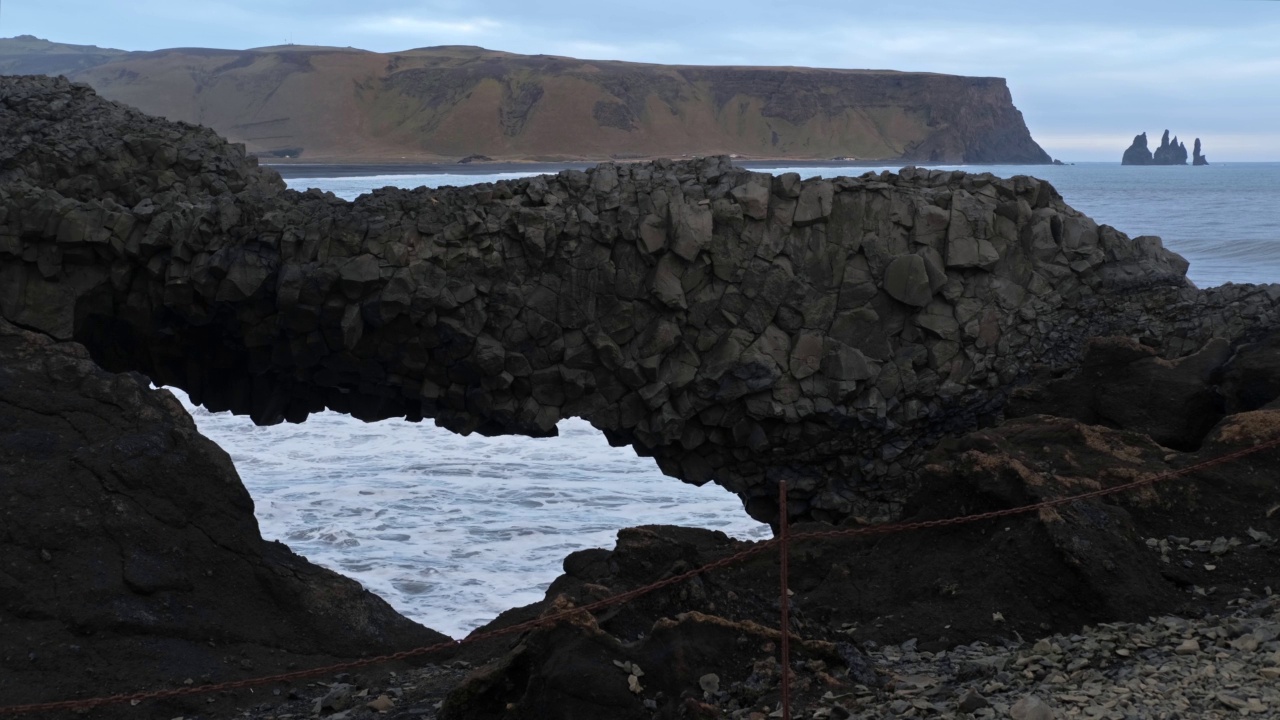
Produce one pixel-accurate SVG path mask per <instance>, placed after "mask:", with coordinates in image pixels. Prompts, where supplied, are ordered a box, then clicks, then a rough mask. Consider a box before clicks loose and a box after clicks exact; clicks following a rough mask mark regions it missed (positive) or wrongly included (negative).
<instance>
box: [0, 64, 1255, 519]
mask: <svg viewBox="0 0 1280 720" xmlns="http://www.w3.org/2000/svg"><path fill="white" fill-rule="evenodd" d="M2 87H3V95H2V96H0V102H2V103H3V105H2V107H3V110H2V111H0V130H2V131H3V133H2V135H0V136H2V137H3V138H4V141H3V146H2V149H0V161H2V162H3V167H4V174H3V183H2V184H0V208H2V209H3V210H2V214H0V223H2V224H0V314H2V315H3V316H5V317H7V318H9V319H11V320H12V321H14V322H16V323H20V324H22V325H24V326H27V327H31V328H35V329H39V330H41V331H43V332H46V333H48V334H50V335H52V336H54V337H58V338H66V339H72V338H74V339H76V340H78V341H80V342H83V343H84V344H85V345H86V346H87V347H88V348H89V349H90V351H91V352H92V353H93V355H94V357H95V359H97V360H98V361H99V362H101V363H102V364H103V365H104V366H106V367H107V368H109V369H117V370H119V369H136V370H140V371H143V372H145V373H147V374H148V375H149V376H151V377H152V378H153V379H154V380H155V381H156V382H157V383H161V384H171V385H176V386H179V387H182V388H184V389H185V390H187V391H188V392H189V393H190V394H191V396H192V398H193V399H194V400H195V401H196V402H200V403H203V404H205V405H206V406H208V407H209V408H211V409H214V410H223V409H230V410H233V411H235V412H239V413H248V414H250V415H251V416H252V417H253V418H254V419H255V420H256V421H257V422H260V423H272V422H279V421H281V420H290V421H295V422H297V421H302V420H304V419H305V418H306V417H307V415H308V414H309V413H311V412H315V411H317V410H320V409H322V408H325V407H328V408H332V409H335V410H339V411H342V412H349V413H352V414H354V415H356V416H357V417H361V418H364V419H369V420H372V419H377V418H385V417H396V416H399V417H407V418H409V419H411V420H420V419H423V418H435V420H436V422H437V423H438V424H440V425H443V426H445V427H448V428H450V429H453V430H455V431H457V432H461V433H468V432H481V433H524V434H531V435H547V434H554V433H555V424H556V422H557V421H558V420H560V419H561V418H565V417H572V416H581V417H584V418H586V419H587V420H589V421H590V422H591V423H593V424H594V425H595V426H596V427H599V428H601V429H602V430H604V431H605V433H606V434H607V435H608V436H609V438H610V439H611V441H612V442H614V443H616V444H630V445H632V446H633V447H635V448H636V450H637V452H640V453H642V454H645V455H652V456H654V457H655V458H656V460H657V462H658V464H659V466H660V467H661V468H662V469H663V470H664V471H665V472H667V473H668V474H671V475H674V476H676V477H680V478H682V479H684V480H686V481H688V482H694V483H704V482H708V481H714V482H717V483H719V484H721V485H723V486H724V487H726V488H727V489H729V490H731V491H733V492H735V493H737V494H738V495H739V496H740V497H741V498H742V499H743V502H744V504H745V505H746V507H747V509H748V511H750V512H751V513H752V514H753V515H755V516H756V517H759V518H763V519H774V518H775V517H776V513H777V510H776V502H775V496H776V483H777V481H778V480H781V479H786V480H787V481H788V482H789V485H790V487H791V488H792V489H793V490H792V494H793V498H794V502H793V503H792V508H793V512H795V513H796V514H797V516H800V517H814V518H826V519H839V518H844V517H849V516H856V517H863V518H883V517H888V516H892V515H893V514H895V513H896V512H898V511H899V510H900V508H901V507H902V502H903V499H904V498H905V497H906V496H907V494H908V493H909V490H910V487H911V486H912V483H913V482H914V481H913V479H912V478H913V477H914V475H913V473H914V470H915V469H916V468H917V466H918V464H919V462H920V461H921V457H922V455H921V453H920V451H921V450H923V449H925V448H928V447H930V446H931V445H933V444H934V443H936V442H937V441H938V439H940V438H942V437H945V436H948V435H952V434H956V433H960V432H964V431H966V430H968V429H971V428H973V427H975V426H978V425H981V424H984V423H988V422H990V421H992V420H993V419H995V418H997V417H998V416H999V413H1000V412H1001V408H1002V406H1003V403H1004V401H1005V398H1006V397H1007V396H1008V393H1009V392H1010V390H1011V389H1012V388H1013V387H1014V386H1015V385H1016V383H1017V382H1018V381H1019V379H1020V378H1022V377H1024V376H1025V375H1026V374H1027V373H1028V372H1030V370H1031V369H1032V368H1033V367H1035V366H1036V365H1037V364H1049V365H1055V366H1061V367H1063V368H1068V367H1071V366H1072V364H1073V363H1075V362H1076V359H1077V357H1078V354H1079V351H1080V348H1081V347H1082V345H1083V342H1084V341H1085V340H1086V339H1087V338H1089V337H1092V336H1096V335H1100V334H1111V333H1116V332H1119V333H1123V334H1130V333H1132V334H1135V335H1141V336H1143V337H1146V338H1147V339H1148V341H1149V342H1152V343H1155V344H1157V345H1159V346H1161V347H1162V348H1163V349H1164V351H1165V352H1166V353H1167V354H1168V356H1169V357H1171V358H1177V357H1179V356H1181V355H1184V354H1186V353H1189V352H1191V351H1193V350H1195V349H1198V348H1199V347H1200V346H1201V345H1202V344H1203V342H1204V340H1205V339H1206V338H1208V337H1210V336H1213V335H1220V336H1223V337H1227V338H1232V339H1237V338H1241V337H1244V336H1245V335H1247V334H1248V332H1250V331H1251V330H1252V329H1255V328H1257V327H1260V326H1262V325H1265V323H1267V322H1271V321H1272V320H1273V319H1274V318H1275V314H1276V309H1275V307H1274V296H1275V295H1276V294H1277V291H1276V289H1275V288H1253V287H1250V286H1227V287H1224V288H1221V289H1216V290H1209V291H1197V290H1195V289H1194V288H1193V287H1192V286H1191V285H1190V284H1189V283H1188V282H1187V280H1186V278H1185V276H1184V271H1185V269H1186V263H1185V261H1184V260H1182V259H1181V258H1180V257H1178V256H1177V255H1175V254H1173V253H1170V252H1168V251H1166V250H1164V249H1163V248H1162V247H1161V244H1160V241H1159V239H1158V238H1153V237H1144V238H1138V239H1136V240H1131V239H1129V238H1128V237H1126V236H1124V235H1123V234H1121V233H1119V232H1118V231H1116V230H1114V229H1113V228H1110V227H1107V226H1099V225H1097V224H1096V223H1094V222H1093V221H1091V220H1090V219H1089V218H1087V217H1085V216H1083V215H1081V214H1080V213H1078V212H1076V211H1075V210H1073V209H1071V208H1070V207H1068V206H1066V205H1065V204H1064V203H1063V201H1062V199H1061V197H1060V196H1059V195H1058V194H1057V193H1056V192H1055V191H1054V190H1053V188H1052V187H1051V186H1050V185H1049V184H1047V183H1044V182H1042V181H1038V180H1034V179H1032V178H1026V177H1019V178H1015V179H1013V180H1000V179H997V178H995V177H992V176H990V175H969V174H965V173H951V172H940V171H933V172H930V171H923V170H916V169H914V168H909V169H906V170H904V171H903V172H902V173H900V174H893V173H883V174H880V175H874V174H868V175H866V176H863V177H860V178H839V179H835V180H818V179H814V180H809V181H803V182H802V181H801V180H800V178H799V177H798V176H795V175H782V176H779V177H771V176H769V175H765V174H760V173H751V172H747V171H744V170H741V169H738V168H734V167H733V166H731V165H730V164H729V163H728V162H727V161H726V160H723V159H715V158H708V159H699V160H695V161H690V162H685V163H670V162H665V161H663V162H655V163H647V164H638V165H632V166H616V165H603V166H600V167H598V168H595V169H593V170H591V171H589V172H579V171H565V172H562V173H560V174H558V175H555V176H543V177H536V178H529V179H523V180H519V181H512V182H502V183H497V184H492V185H479V186H474V187H469V188H453V189H441V190H439V191H426V190H421V191H405V190H394V189H385V190H382V191H379V192H377V193H373V194H371V195H367V196H364V197H362V198H360V199H359V200H357V201H356V202H353V203H348V202H345V201H342V200H340V199H338V198H335V197H333V196H332V195H328V194H325V193H321V192H319V191H308V192H306V193H298V192H294V191H288V190H285V189H283V187H282V184H281V183H280V180H279V178H278V177H277V176H275V174H274V173H272V172H270V171H263V170H260V169H258V168H257V167H255V164H254V162H253V161H252V160H246V159H245V157H244V153H243V150H242V149H241V148H239V147H237V146H232V145H227V144H226V143H225V142H224V141H222V140H221V139H220V138H218V137H217V136H216V135H215V134H214V133H212V132H211V131H208V130H205V129H201V128H195V127H191V126H186V125H180V124H174V123H170V122H166V121H162V120H158V119H156V118H152V117H148V116H145V115H143V114H141V113H139V112H137V111H134V110H131V109H128V108H126V107H123V106H121V105H117V104H113V103H110V102H106V101H104V100H102V99H101V98H99V97H98V96H97V95H96V94H95V93H93V91H91V90H90V89H89V88H87V87H84V86H76V85H71V84H69V83H67V82H65V81H55V80H49V79H39V78H8V79H6V80H5V81H4V83H3V86H2Z"/></svg>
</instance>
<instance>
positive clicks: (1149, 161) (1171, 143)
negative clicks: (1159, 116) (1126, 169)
mask: <svg viewBox="0 0 1280 720" xmlns="http://www.w3.org/2000/svg"><path fill="white" fill-rule="evenodd" d="M1199 143H1200V140H1199V139H1197V140H1196V147H1197V148H1199ZM1196 152H1197V153H1199V150H1198V149H1197V150H1196ZM1120 164H1121V165H1186V164H1187V144H1186V143H1180V142H1178V138H1177V137H1176V136H1175V137H1174V138H1173V139H1172V140H1170V139H1169V131H1168V130H1165V131H1164V135H1163V136H1162V137H1161V138H1160V147H1158V148H1156V150H1155V152H1154V153H1152V152H1151V151H1150V150H1149V149H1148V148H1147V134H1146V133H1142V134H1141V135H1138V136H1136V137H1135V138H1134V139H1133V144H1132V145H1130V146H1129V148H1128V149H1127V150H1125V151H1124V157H1123V158H1122V159H1121V161H1120ZM1197 164H1201V163H1197Z"/></svg>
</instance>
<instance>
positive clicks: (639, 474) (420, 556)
mask: <svg viewBox="0 0 1280 720" xmlns="http://www.w3.org/2000/svg"><path fill="white" fill-rule="evenodd" d="M280 169H281V170H282V171H283V173H284V174H285V177H286V181H287V182H288V183H289V185H290V187H294V188H296V189H306V188H309V187H317V188H320V189H322V190H328V191H332V192H333V193H335V194H337V195H339V196H340V197H343V198H346V199H352V198H354V197H356V196H357V195H360V194H362V193H365V192H368V191H370V190H373V189H376V188H381V187H385V186H388V185H394V186H398V187H407V188H416V187H423V186H425V187H440V186H444V185H468V184H473V183H481V182H493V181H496V180H499V179H504V178H512V177H521V176H522V175H524V174H528V173H505V174H496V175H486V174H481V173H477V174H465V175H451V174H440V173H432V174H412V173H411V172H406V173H403V174H386V175H366V176H346V177H343V176H331V177H315V175H317V174H320V175H323V174H324V169H323V168H305V169H299V168H296V167H282V168H280ZM884 169H888V170H897V169H898V168H897V167H892V168H867V167H845V168H841V167H804V166H796V167H777V168H770V169H768V170H767V171H768V172H774V173H781V172H791V171H794V172H798V173H800V174H801V176H802V177H812V176H815V175H820V176H824V177H834V176H837V175H854V176H856V175H861V174H862V173H864V172H867V171H868V170H872V171H876V172H879V171H880V170H884ZM948 169H963V170H968V171H970V172H992V173H994V174H996V175H1000V176H1012V175H1021V174H1025V175H1035V176H1036V177H1040V178H1043V179H1046V180H1048V181H1050V182H1051V183H1053V185H1054V186H1055V187H1056V188H1057V189H1058V192H1060V193H1061V194H1062V195H1063V197H1064V198H1065V199H1066V201H1067V203H1069V204H1070V205H1072V206H1074V207H1075V208H1077V209H1078V210H1081V211H1082V212H1084V213H1086V214H1087V215H1089V216H1091V217H1092V218H1093V219H1094V220H1096V221H1098V222H1099V223H1106V224H1108V225H1112V226H1114V227H1116V228H1118V229H1119V230H1121V231H1122V232H1125V233H1127V234H1128V235H1130V236H1131V237H1136V236H1139V235H1159V236H1161V237H1162V238H1164V241H1165V247H1168V248H1170V249H1172V250H1174V251H1175V252H1178V253H1181V254H1182V255H1183V256H1185V257H1186V258H1187V259H1188V260H1189V261H1190V262H1191V268H1190V271H1189V273H1188V274H1189V276H1190V277H1191V280H1192V281H1193V282H1195V283H1196V285H1197V286H1199V287H1211V286H1215V285H1221V284H1223V283H1227V282H1235V283H1269V282H1280V163H1224V164H1214V165H1210V166H1208V167H1125V166H1121V165H1119V164H1118V163H1081V164H1077V165H1064V166H1046V165H1036V166H1009V165H1005V166H992V167H963V166H950V167H948ZM335 175H336V173H335ZM175 394H176V395H178V396H179V397H180V398H181V399H182V400H183V401H184V402H185V403H186V404H187V407H188V409H190V410H191V413H192V415H193V417H194V418H195V421H196V424H197V425H198V426H199V428H200V430H201V432H203V433H204V434H205V435H206V436H208V437H209V438H210V439H212V440H213V441H214V442H217V443H218V444H219V445H220V446H222V447H223V448H224V449H225V450H226V451H227V452H228V453H230V455H231V457H232V459H233V460H234V461H235V464H236V468H237V470H238V471H239V473H240V476H241V478H242V479H243V480H244V483H245V486H246V487H247V488H248V490H249V492H250V494H251V495H252V496H253V498H254V502H255V505H256V513H257V517H258V522H259V525H260V526H261V528H262V534H263V536H264V537H267V538H269V539H274V540H280V541H282V542H285V543H287V544H288V545H289V546H290V547H291V548H293V550H294V551H295V552H297V553H299V554H301V555H304V556H306V557H307V558H309V559H310V560H312V561H313V562H316V563H319V564H321V565H324V566H326V567H329V568H332V569H334V570H336V571H338V572H340V573H342V574H344V575H347V576H349V577H352V578H354V579H356V580H357V581H359V582H361V583H362V584H363V585H364V586H365V587H366V588H368V589H369V590H371V591H372V592H375V593H377V594H378V595H380V596H382V597H383V598H384V599H385V600H386V601H387V602H389V603H390V604H391V605H392V606H393V607H395V608H396V609H397V610H399V611H400V612H401V613H403V614H404V615H406V616H408V617H410V618H412V619H414V620H416V621H418V622H420V623H422V624H424V625H426V626H428V627H431V628H433V629H436V630H439V631H440V632H443V633H446V634H448V635H452V636H454V637H461V636H463V635H466V634H467V633H468V632H470V631H471V630H473V629H475V628H476V627H478V626H480V625H482V624H484V623H486V622H488V621H489V620H491V619H493V618H494V617H495V616H496V615H497V614H498V613H500V612H502V611H503V610H506V609H509V608H512V607H517V606H520V605H524V604H528V603H530V602H534V601H537V600H540V599H541V598H542V596H543V592H544V591H545V589H546V587H547V585H548V584H549V583H550V582H551V580H553V579H554V578H555V577H556V576H557V575H559V574H560V573H561V572H562V569H561V560H562V559H563V558H564V556H565V555H567V554H569V553H570V552H573V551H574V550H579V549H584V548H592V547H612V546H613V542H614V538H615V535H616V533H617V531H618V530H619V529H620V528H623V527H631V526H635V525H647V524H668V525H688V526H696V527H703V528H711V529H715V530H720V531H723V532H725V533H727V534H729V535H732V536H734V537H740V538H745V539H755V538H763V537H767V536H768V534H769V531H768V528H767V527H765V526H762V525H760V524H758V523H756V522H755V521H753V520H751V519H750V518H749V517H747V515H746V514H745V513H744V512H743V511H742V507H741V504H740V503H739V501H738V499H737V498H736V497H734V496H733V495H731V494H729V493H728V492H726V491H724V490H722V489H720V488H719V487H717V486H715V485H707V486H704V487H700V488H699V487H694V486H692V485H686V484H684V483H681V482H680V481H678V480H676V479H674V478H669V477H665V476H663V475H662V474H661V473H660V472H658V470H657V467H656V466H655V465H654V463H653V461H652V460H650V459H648V458H640V457H636V456H635V454H634V452H632V451H631V450H630V449H629V448H611V447H609V445H608V443H607V442H605V439H604V436H603V435H602V434H601V433H599V432H598V431H596V430H595V429H594V428H592V427H591V426H590V425H588V424H587V423H586V422H585V421H582V420H578V419H572V420H566V421H564V422H562V423H560V426H559V429H560V437H557V438H544V439H532V438H524V437H498V438H483V437H478V436H472V437H465V438H464V437H461V436H458V435H454V434H452V433H450V432H448V431H446V430H443V429H440V428H437V427H435V426H434V425H432V424H431V423H430V422H429V421H428V422H424V423H409V422H405V421H395V420H386V421H382V422H378V423H362V422H360V421H358V420H354V419H352V418H350V417H347V416H345V415H339V414H337V413H332V412H325V413H320V414H317V415H313V416H311V418H310V419H308V420H307V422H305V423H303V424H301V425H278V426H273V427H266V428H261V427H255V426H254V425H253V424H252V423H251V422H249V420H248V418H246V417H234V416H232V415H230V414H229V413H210V412H208V411H206V410H204V409H203V408H196V407H192V406H191V404H190V402H189V401H187V400H186V397H185V396H184V395H182V393H181V392H180V391H176V390H175Z"/></svg>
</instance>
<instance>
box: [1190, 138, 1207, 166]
mask: <svg viewBox="0 0 1280 720" xmlns="http://www.w3.org/2000/svg"><path fill="white" fill-rule="evenodd" d="M1191 164H1192V165H1208V164H1209V158H1207V157H1205V156H1204V155H1203V154H1201V152H1200V138H1196V145H1195V149H1194V150H1193V151H1192V157H1191Z"/></svg>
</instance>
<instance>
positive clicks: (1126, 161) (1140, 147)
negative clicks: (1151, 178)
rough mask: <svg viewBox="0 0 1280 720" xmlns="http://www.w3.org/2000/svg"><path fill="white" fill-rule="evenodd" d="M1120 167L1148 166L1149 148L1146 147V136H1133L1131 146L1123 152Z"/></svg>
mask: <svg viewBox="0 0 1280 720" xmlns="http://www.w3.org/2000/svg"><path fill="white" fill-rule="evenodd" d="M1120 164H1121V165H1150V164H1151V148H1149V147H1147V134H1146V133H1142V134H1140V135H1135V136H1134V138H1133V144H1132V145H1130V146H1129V147H1128V148H1126V149H1125V151H1124V157H1123V158H1122V159H1121V160H1120Z"/></svg>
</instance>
